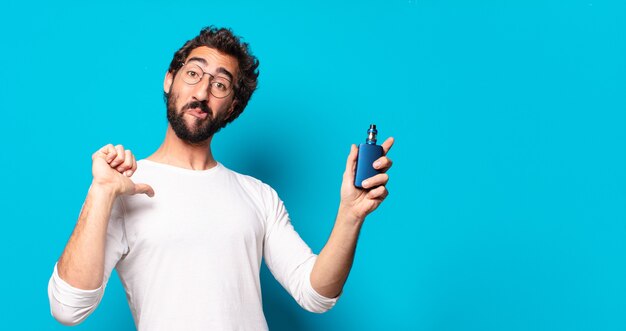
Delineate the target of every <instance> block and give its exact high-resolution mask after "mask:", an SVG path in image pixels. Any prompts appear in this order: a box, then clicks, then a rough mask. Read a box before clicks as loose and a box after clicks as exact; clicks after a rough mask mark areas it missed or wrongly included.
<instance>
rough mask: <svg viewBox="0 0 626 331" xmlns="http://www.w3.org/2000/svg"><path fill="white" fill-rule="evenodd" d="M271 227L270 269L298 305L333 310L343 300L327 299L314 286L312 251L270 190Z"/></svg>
mask: <svg viewBox="0 0 626 331" xmlns="http://www.w3.org/2000/svg"><path fill="white" fill-rule="evenodd" d="M266 189H267V191H266V192H267V195H266V199H265V201H266V207H267V220H266V222H267V225H266V232H265V241H264V249H263V257H264V258H265V263H266V264H267V267H268V269H269V270H270V272H271V273H272V275H273V276H274V278H276V280H278V282H279V283H280V284H281V285H282V286H283V287H284V288H285V289H286V290H287V292H289V294H290V295H291V296H292V297H293V298H294V299H295V300H296V302H298V304H299V305H300V306H301V307H302V308H304V309H306V310H308V311H310V312H314V313H323V312H326V311H328V310H329V309H331V308H332V307H333V306H334V305H335V303H336V302H337V300H338V298H339V297H336V298H327V297H324V296H322V295H321V294H319V293H317V292H316V291H315V290H314V289H313V287H312V286H311V271H312V270H313V265H314V264H315V261H316V260H317V255H315V254H313V252H312V251H311V248H309V246H308V245H307V244H306V243H305V242H304V241H303V240H302V238H301V237H300V235H298V233H297V232H296V231H295V229H294V228H293V225H292V224H291V221H290V219H289V214H288V213H287V210H286V209H285V206H284V204H283V202H282V201H281V200H280V198H279V197H278V194H276V191H274V190H273V189H272V188H270V187H269V186H267V187H266Z"/></svg>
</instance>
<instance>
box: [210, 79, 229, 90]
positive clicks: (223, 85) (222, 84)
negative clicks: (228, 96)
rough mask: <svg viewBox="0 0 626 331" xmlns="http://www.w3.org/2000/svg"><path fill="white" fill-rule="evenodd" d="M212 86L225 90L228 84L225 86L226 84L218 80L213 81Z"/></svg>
mask: <svg viewBox="0 0 626 331" xmlns="http://www.w3.org/2000/svg"><path fill="white" fill-rule="evenodd" d="M213 86H214V87H216V88H217V89H218V90H220V91H226V89H228V86H226V84H224V83H223V82H220V81H216V82H213Z"/></svg>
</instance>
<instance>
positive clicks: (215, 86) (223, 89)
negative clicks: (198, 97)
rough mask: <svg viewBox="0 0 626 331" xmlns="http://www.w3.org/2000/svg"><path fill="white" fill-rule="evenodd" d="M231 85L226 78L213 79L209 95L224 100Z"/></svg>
mask: <svg viewBox="0 0 626 331" xmlns="http://www.w3.org/2000/svg"><path fill="white" fill-rule="evenodd" d="M230 90H231V83H230V81H229V80H227V79H226V78H222V77H215V78H213V80H212V81H211V94H213V96H215V97H216V98H225V97H227V96H228V95H229V94H230Z"/></svg>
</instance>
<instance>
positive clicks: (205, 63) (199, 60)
mask: <svg viewBox="0 0 626 331" xmlns="http://www.w3.org/2000/svg"><path fill="white" fill-rule="evenodd" d="M191 61H196V62H200V63H202V64H203V65H205V66H207V65H209V62H207V60H205V59H203V58H201V57H195V56H194V57H192V58H189V60H187V62H191ZM217 72H218V73H222V74H224V75H226V76H228V78H229V79H230V81H231V82H232V81H233V80H234V76H233V74H232V73H231V72H230V71H228V70H226V68H224V67H218V68H217Z"/></svg>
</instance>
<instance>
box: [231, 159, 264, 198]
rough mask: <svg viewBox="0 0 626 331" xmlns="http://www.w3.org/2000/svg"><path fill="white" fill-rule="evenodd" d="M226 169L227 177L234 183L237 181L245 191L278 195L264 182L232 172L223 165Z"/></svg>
mask: <svg viewBox="0 0 626 331" xmlns="http://www.w3.org/2000/svg"><path fill="white" fill-rule="evenodd" d="M221 166H222V167H223V169H224V171H225V172H226V173H227V175H228V176H229V177H230V178H231V179H232V180H234V181H236V182H237V183H238V184H239V185H240V186H241V187H242V188H243V189H244V190H246V191H247V192H249V193H252V194H260V195H263V196H265V195H267V194H270V195H272V194H276V191H275V190H274V189H273V188H272V187H271V186H270V185H268V184H267V183H264V182H263V181H261V180H259V179H257V178H255V177H252V176H250V175H245V174H242V173H239V172H236V171H234V170H231V169H229V168H226V167H225V166H223V165H221Z"/></svg>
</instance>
